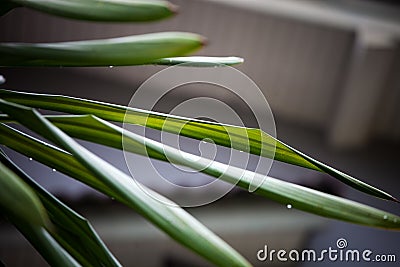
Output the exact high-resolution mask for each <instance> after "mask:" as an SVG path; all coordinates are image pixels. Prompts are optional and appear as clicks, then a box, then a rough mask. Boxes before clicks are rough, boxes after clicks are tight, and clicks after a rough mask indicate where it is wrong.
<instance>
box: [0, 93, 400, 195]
mask: <svg viewBox="0 0 400 267" xmlns="http://www.w3.org/2000/svg"><path fill="white" fill-rule="evenodd" d="M0 98H3V99H5V100H7V101H11V102H14V103H19V104H23V105H26V106H30V107H36V108H42V109H49V110H54V111H61V112H66V113H71V114H93V115H95V116H97V117H99V118H102V119H105V120H110V121H116V122H125V123H132V124H137V125H141V126H146V127H150V128H153V129H157V130H163V131H167V132H171V133H175V134H180V135H183V136H186V137H190V138H194V139H198V140H202V139H204V138H209V139H212V140H213V141H214V142H215V143H216V144H218V145H222V146H227V147H232V148H234V149H238V150H244V151H247V150H248V147H249V151H248V152H250V153H252V154H255V155H261V156H263V157H271V155H274V156H273V157H274V159H276V160H279V161H282V162H286V163H289V164H294V165H298V166H301V167H305V168H309V169H313V170H317V171H321V172H326V173H328V174H330V175H331V176H333V177H334V178H336V179H338V180H340V181H342V182H343V183H346V184H348V185H349V186H351V187H353V188H355V189H357V190H360V191H361V192H364V193H367V194H370V195H373V196H376V197H379V198H382V199H386V200H392V201H397V200H396V199H395V198H394V197H393V196H391V195H390V194H388V193H386V192H384V191H382V190H380V189H378V188H375V187H373V186H371V185H369V184H367V183H365V182H362V181H360V180H358V179H355V178H353V177H351V176H350V175H348V174H345V173H343V172H341V171H339V170H336V169H334V168H332V167H330V166H328V165H326V164H323V163H321V162H319V161H318V160H316V159H314V158H312V157H310V156H308V155H306V154H304V153H302V152H300V151H298V150H296V149H294V148H291V147H290V146H288V145H286V144H284V143H283V142H281V141H279V140H277V139H275V138H274V137H272V136H270V135H269V134H267V133H265V132H263V131H261V130H259V129H252V128H243V127H238V126H233V125H225V124H220V123H213V122H208V121H202V120H196V119H190V118H183V117H178V116H172V115H168V114H163V113H157V112H152V111H146V110H141V109H135V108H130V107H124V106H120V105H115V104H109V103H103V102H98V101H93V100H86V99H80V98H73V97H67V96H60V95H49V94H34V93H24V92H15V91H8V90H0ZM166 121H168V123H165V122H166ZM232 136H234V138H232ZM274 151H275V154H273V152H274Z"/></svg>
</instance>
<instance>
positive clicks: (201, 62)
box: [153, 56, 244, 67]
mask: <svg viewBox="0 0 400 267" xmlns="http://www.w3.org/2000/svg"><path fill="white" fill-rule="evenodd" d="M243 61H244V60H243V58H240V57H204V56H193V57H170V58H162V59H158V60H156V61H154V62H153V64H157V65H170V66H172V65H179V64H184V66H190V67H214V66H224V65H227V66H231V65H236V64H241V63H243Z"/></svg>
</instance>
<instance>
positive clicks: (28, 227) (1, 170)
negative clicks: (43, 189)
mask: <svg viewBox="0 0 400 267" xmlns="http://www.w3.org/2000/svg"><path fill="white" fill-rule="evenodd" d="M0 176H1V179H0V211H1V213H3V214H4V215H5V216H6V217H7V218H8V219H9V220H10V221H11V222H12V223H13V224H14V225H15V226H16V227H17V228H18V230H19V231H20V232H21V233H22V234H23V235H24V236H25V237H26V238H27V239H28V240H29V241H30V242H31V243H32V245H33V246H35V248H36V249H37V250H38V251H39V252H40V253H41V255H42V256H43V257H44V258H45V259H46V260H47V261H48V262H49V263H50V264H51V265H53V266H71V267H72V266H79V265H78V264H77V262H76V261H75V260H74V259H73V258H71V257H70V256H69V255H68V253H67V252H66V251H65V250H64V249H63V248H62V247H60V246H59V244H58V243H57V242H56V241H55V240H54V239H53V238H52V237H51V235H50V234H49V233H48V230H49V229H51V228H52V224H51V222H50V220H49V218H48V216H47V213H46V211H45V208H44V207H43V205H42V203H41V202H40V200H39V198H38V196H37V195H36V194H35V192H34V191H33V190H32V189H31V188H30V187H29V186H28V185H27V184H26V183H25V182H24V181H23V180H22V179H21V178H20V177H19V176H18V175H17V174H15V173H14V172H13V171H11V170H10V169H9V168H7V167H6V166H5V165H4V164H3V163H1V162H0Z"/></svg>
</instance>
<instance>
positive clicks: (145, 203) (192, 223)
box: [0, 100, 250, 266]
mask: <svg viewBox="0 0 400 267" xmlns="http://www.w3.org/2000/svg"><path fill="white" fill-rule="evenodd" d="M0 110H1V111H2V112H5V113H7V114H8V115H9V116H10V117H11V118H13V119H15V120H17V121H18V122H20V123H21V124H22V125H24V126H26V127H27V128H29V129H31V130H33V131H35V132H36V133H38V134H40V135H42V136H43V137H45V138H47V139H48V140H50V141H52V142H54V143H55V144H57V145H59V146H61V147H62V148H64V149H65V150H66V151H68V152H69V153H71V154H72V156H73V157H74V158H75V159H76V160H77V161H78V162H79V163H80V164H81V165H82V166H83V167H85V168H86V169H87V170H89V172H91V173H92V174H93V175H94V176H95V177H96V178H97V179H98V180H100V181H101V182H102V183H103V184H104V185H105V186H106V187H107V188H108V190H110V191H111V192H112V195H111V196H114V197H115V199H116V200H118V201H120V202H122V203H124V204H126V205H128V206H130V207H132V208H134V209H135V210H137V211H138V212H139V213H140V214H142V215H143V216H144V217H146V218H147V219H148V220H149V221H151V222H152V223H153V224H155V225H156V226H158V227H159V228H160V229H162V230H163V231H164V232H166V233H167V234H169V235H170V236H171V237H172V238H174V239H175V240H176V241H178V242H180V243H181V244H183V245H184V246H186V247H187V248H190V249H192V250H193V251H195V252H197V253H198V254H200V255H201V256H203V257H204V258H206V259H208V260H209V261H211V262H213V263H214V264H216V265H219V266H250V264H249V263H248V262H247V261H246V260H245V259H244V258H243V257H242V256H241V255H240V254H238V253H237V252H236V251H235V250H234V249H232V248H231V247H230V246H229V245H228V244H226V243H225V242H224V241H223V240H222V239H220V238H219V237H217V236H216V235H215V234H213V233H212V232H211V231H210V230H209V229H207V228H206V227H205V226H203V225H202V224H201V223H200V222H198V221H197V220H196V219H195V218H193V217H192V216H191V215H189V214H188V213H187V212H185V211H184V210H183V209H181V208H180V207H178V206H177V205H176V204H175V203H173V202H171V201H170V200H168V199H166V198H164V197H162V196H160V195H158V197H157V199H158V200H156V199H154V198H153V197H151V196H149V195H148V192H145V191H143V187H144V186H143V185H139V184H138V183H137V182H136V181H134V180H133V179H132V178H131V177H129V176H128V175H126V174H125V173H123V172H121V171H120V170H118V169H117V168H115V167H113V166H112V165H110V164H109V163H107V162H106V161H104V160H102V159H101V158H99V157H97V156H96V155H94V154H93V153H91V152H90V151H88V150H87V149H85V148H84V147H82V146H81V145H79V144H78V143H77V142H76V141H74V140H73V139H72V138H71V137H69V136H68V135H66V134H65V133H64V132H62V131H61V130H60V129H59V128H57V127H56V126H54V125H53V124H51V122H49V121H48V120H47V119H45V118H44V117H43V116H41V115H40V114H39V113H38V112H37V111H36V110H34V109H31V108H27V107H24V106H20V105H17V104H13V103H9V102H7V101H4V100H0ZM53 156H54V155H53ZM64 164H66V162H64ZM100 189H101V188H100ZM149 190H150V189H146V191H149ZM150 192H151V190H150ZM153 194H155V195H156V193H155V192H153ZM160 200H162V202H161V201H160Z"/></svg>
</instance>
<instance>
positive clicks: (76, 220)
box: [0, 151, 121, 266]
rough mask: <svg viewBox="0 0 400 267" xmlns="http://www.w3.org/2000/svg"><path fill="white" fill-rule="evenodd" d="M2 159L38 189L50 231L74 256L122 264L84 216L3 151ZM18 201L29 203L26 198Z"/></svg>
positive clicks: (88, 263) (86, 262)
mask: <svg viewBox="0 0 400 267" xmlns="http://www.w3.org/2000/svg"><path fill="white" fill-rule="evenodd" d="M0 161H1V162H2V163H3V164H4V165H5V166H6V167H7V168H9V169H10V170H12V171H13V172H14V173H15V174H16V175H18V176H19V177H20V178H21V179H23V181H24V182H25V183H26V184H27V185H29V187H30V188H31V189H32V190H33V191H34V192H35V193H36V195H37V196H38V197H39V199H40V201H41V203H42V205H43V207H44V208H45V209H46V213H47V214H48V216H49V219H50V221H51V223H52V228H51V231H50V234H51V235H52V237H53V238H54V239H55V240H56V241H57V242H58V243H59V244H60V245H61V246H63V248H64V249H65V250H66V251H67V252H68V253H69V254H70V255H71V256H72V257H74V259H75V260H77V261H78V262H79V263H80V264H81V265H82V266H93V264H96V266H121V265H120V264H119V262H118V261H117V260H116V259H115V258H114V256H113V255H112V254H111V253H110V251H109V250H108V249H107V247H106V246H105V245H104V243H103V242H102V241H101V239H100V238H99V237H98V235H97V233H96V232H95V231H94V229H93V228H92V226H91V225H90V223H89V222H88V221H87V220H86V219H85V218H84V217H82V216H81V215H79V214H77V213H76V212H74V211H73V210H72V209H70V208H69V207H67V206H66V205H65V204H63V203H62V202H61V201H59V200H58V199H57V198H56V197H54V196H53V195H51V194H50V193H49V192H47V191H46V190H45V189H44V188H42V187H41V186H40V185H38V184H37V183H36V182H35V181H34V180H33V179H32V178H30V177H29V176H28V175H27V174H26V173H25V172H23V171H22V170H21V169H20V168H19V167H17V166H16V165H15V164H14V163H13V162H12V161H11V160H10V159H9V158H8V157H7V156H6V155H5V154H4V153H2V152H1V151H0ZM14 201H16V200H15V199H14ZM16 202H18V203H21V204H22V205H27V203H24V201H23V200H21V201H20V202H19V201H16ZM27 223H31V221H27Z"/></svg>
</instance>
